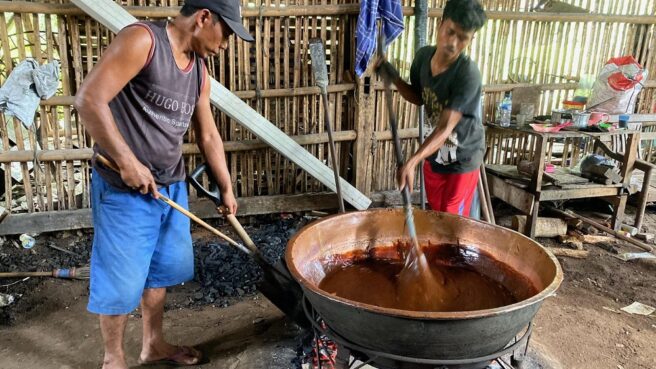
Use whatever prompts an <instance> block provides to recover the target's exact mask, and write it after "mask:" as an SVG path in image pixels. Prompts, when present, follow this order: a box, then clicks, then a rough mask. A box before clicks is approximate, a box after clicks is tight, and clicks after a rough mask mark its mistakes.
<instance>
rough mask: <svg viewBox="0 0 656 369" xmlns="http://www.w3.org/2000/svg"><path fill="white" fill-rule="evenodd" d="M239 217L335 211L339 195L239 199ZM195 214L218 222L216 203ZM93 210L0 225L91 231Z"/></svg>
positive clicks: (194, 205)
mask: <svg viewBox="0 0 656 369" xmlns="http://www.w3.org/2000/svg"><path fill="white" fill-rule="evenodd" d="M237 201H238V203H239V214H238V215H239V216H248V215H259V214H271V213H276V212H297V211H309V210H326V209H332V208H335V205H336V204H337V195H335V194H333V193H316V194H310V195H277V196H255V197H246V198H240V199H237ZM189 209H190V211H191V212H192V213H194V214H195V215H197V216H199V217H200V218H204V219H207V218H218V217H219V214H218V213H217V212H216V208H215V206H214V203H212V202H211V201H209V200H205V199H203V200H198V201H194V202H191V203H190V204H189ZM91 227H93V222H92V219H91V209H80V210H61V211H46V212H39V213H21V214H10V215H9V216H7V217H6V218H5V220H4V221H3V222H2V223H0V235H10V234H21V233H42V232H53V231H63V230H70V229H81V228H91Z"/></svg>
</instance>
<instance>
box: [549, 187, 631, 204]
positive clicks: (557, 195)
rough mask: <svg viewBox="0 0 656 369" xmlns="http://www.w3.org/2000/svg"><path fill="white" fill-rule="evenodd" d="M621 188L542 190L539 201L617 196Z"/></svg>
mask: <svg viewBox="0 0 656 369" xmlns="http://www.w3.org/2000/svg"><path fill="white" fill-rule="evenodd" d="M620 191H621V189H620V188H619V187H617V186H615V187H613V186H607V187H603V185H599V187H592V186H591V187H588V188H576V189H568V190H543V191H542V192H541V195H540V201H555V200H572V199H585V198H589V197H603V196H617V195H618V194H619V193H620Z"/></svg>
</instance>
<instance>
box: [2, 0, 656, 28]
mask: <svg viewBox="0 0 656 369" xmlns="http://www.w3.org/2000/svg"><path fill="white" fill-rule="evenodd" d="M125 9H126V11H128V12H129V14H131V15H133V16H135V17H140V18H146V17H147V18H169V17H175V16H176V15H177V14H178V13H179V12H180V7H178V6H170V7H153V6H126V7H125ZM0 12H9V13H41V14H61V15H84V14H85V13H84V11H83V10H81V9H80V8H78V7H76V6H74V5H73V4H47V3H45V4H44V3H37V2H29V1H0ZM443 12H444V10H443V9H442V8H433V9H429V10H428V17H429V18H441V17H442V14H443ZM359 13H360V4H334V5H328V4H326V5H292V6H286V7H284V8H282V7H244V8H243V9H242V15H243V16H244V17H245V18H256V17H293V16H296V17H299V16H329V15H333V16H335V15H357V14H359ZM414 13H415V11H414V8H412V7H409V6H406V7H403V15H406V16H411V15H414ZM485 14H486V15H487V17H488V18H489V19H490V20H523V21H532V22H584V23H594V22H603V23H632V24H656V17H655V16H652V15H619V14H599V13H552V12H516V11H494V10H488V11H486V12H485Z"/></svg>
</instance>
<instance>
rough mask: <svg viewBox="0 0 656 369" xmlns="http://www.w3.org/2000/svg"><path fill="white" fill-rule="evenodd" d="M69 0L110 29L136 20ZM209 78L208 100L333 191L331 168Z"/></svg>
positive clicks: (349, 190)
mask: <svg viewBox="0 0 656 369" xmlns="http://www.w3.org/2000/svg"><path fill="white" fill-rule="evenodd" d="M72 2H73V3H74V4H75V5H77V6H78V7H80V8H81V9H83V10H84V11H85V12H86V13H87V14H89V15H90V16H92V17H93V18H94V19H96V20H97V21H99V22H100V23H102V24H103V25H104V26H105V27H107V28H109V29H110V30H111V31H113V32H118V31H119V30H121V29H122V28H124V27H125V26H127V25H129V24H131V23H134V22H136V21H137V19H136V18H135V17H133V16H131V15H130V14H129V13H128V12H127V11H126V10H125V9H123V8H122V7H121V6H120V5H118V4H116V3H114V2H113V1H111V0H72ZM210 82H211V92H210V100H211V101H212V104H214V105H215V106H216V107H217V108H219V109H220V110H221V111H223V112H224V113H225V114H226V115H228V116H229V117H230V118H232V119H234V120H235V121H237V122H238V123H240V124H241V125H242V126H244V127H245V128H246V129H248V130H249V131H251V132H252V133H253V134H255V135H256V136H257V137H258V138H259V139H261V140H262V141H264V142H266V143H267V144H268V145H269V146H271V147H272V148H273V149H275V150H276V151H278V152H280V153H281V154H282V155H283V156H285V157H286V158H287V159H289V160H291V161H293V162H294V163H296V164H297V165H298V166H299V167H301V168H303V169H304V170H305V171H306V172H308V173H309V174H310V175H311V176H312V177H314V178H316V179H317V180H319V181H320V182H321V183H323V184H324V185H325V186H326V187H328V188H330V189H331V190H333V191H335V188H336V186H335V178H334V174H333V171H332V169H330V168H329V167H328V166H326V165H325V164H324V163H323V162H321V161H320V160H319V159H317V158H316V157H315V156H313V155H312V154H310V153H309V152H308V151H307V150H305V149H304V148H303V147H301V146H300V145H299V144H298V143H296V142H294V140H292V139H291V138H289V136H287V135H286V134H285V133H284V132H283V131H281V130H280V129H279V128H278V127H276V126H275V125H273V124H272V123H271V122H269V121H268V120H267V119H266V118H264V117H263V116H262V115H260V114H258V113H257V112H256V111H255V110H253V108H251V107H250V106H249V105H248V104H246V103H245V102H243V101H242V100H241V99H240V98H239V97H237V96H235V95H234V94H233V93H231V92H230V91H229V90H228V89H227V88H225V87H224V86H223V85H222V84H220V83H219V82H218V81H216V80H215V79H214V78H212V79H211V80H210ZM340 180H341V182H340V186H341V189H342V196H343V197H344V200H346V201H348V202H349V203H350V204H351V205H353V206H354V207H355V208H356V209H359V210H363V209H366V208H367V207H369V204H371V200H369V198H367V197H366V196H365V195H364V194H362V193H361V192H360V191H358V190H357V189H356V188H355V187H353V186H352V185H351V184H350V183H348V182H347V181H345V180H344V179H340Z"/></svg>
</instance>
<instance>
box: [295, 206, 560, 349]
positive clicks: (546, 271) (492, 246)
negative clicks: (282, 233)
mask: <svg viewBox="0 0 656 369" xmlns="http://www.w3.org/2000/svg"><path fill="white" fill-rule="evenodd" d="M414 214H415V222H416V227H417V234H418V236H419V242H420V243H421V244H427V243H428V241H430V242H431V243H433V244H436V243H451V244H460V245H463V246H469V247H472V248H474V249H475V250H480V252H482V253H483V252H484V253H487V254H488V255H491V256H492V257H494V258H495V259H496V260H498V261H500V262H502V263H504V264H506V265H507V266H508V267H510V268H513V269H514V270H515V271H517V272H519V273H520V274H521V275H523V276H524V277H525V278H526V279H528V280H529V281H530V282H531V283H532V284H533V285H534V286H535V287H536V288H537V290H538V291H539V293H538V294H537V295H534V296H532V297H530V298H528V299H526V300H523V301H520V302H517V303H515V304H512V305H507V306H503V307H500V308H495V309H487V310H476V311H463V312H416V311H406V310H398V309H390V308H382V307H379V306H374V305H368V304H363V303H359V302H355V301H351V300H347V299H344V298H341V297H337V296H334V295H331V294H329V293H327V292H325V291H322V290H321V289H319V288H318V286H319V283H320V282H321V280H322V278H323V277H324V276H325V273H326V270H325V269H324V265H323V264H322V261H324V260H326V259H328V257H329V256H331V255H341V254H345V253H348V252H350V251H354V250H367V249H369V248H371V247H380V246H385V245H392V244H393V243H394V242H395V241H398V240H399V239H400V238H405V237H404V235H405V234H406V232H405V229H404V228H405V224H404V219H405V218H404V214H403V210H402V209H376V210H367V211H361V212H352V213H346V214H340V215H334V216H330V217H327V218H324V219H321V220H319V221H316V222H313V223H311V224H309V225H307V226H306V227H304V228H303V229H302V230H301V231H299V232H298V233H297V234H296V235H295V236H294V237H293V238H292V239H291V240H290V241H289V243H288V245H287V251H286V262H287V266H288V268H289V270H290V272H291V274H292V276H293V277H294V278H295V279H296V280H297V281H298V282H299V283H300V285H301V287H302V288H303V291H304V293H305V295H306V297H307V299H308V300H309V301H310V303H311V304H312V306H313V308H314V309H315V310H316V311H317V312H319V314H320V315H321V316H322V318H323V319H324V320H325V322H326V324H327V325H328V326H329V327H330V328H331V329H332V330H333V331H335V332H336V333H337V334H339V335H341V336H342V337H344V338H346V339H348V340H349V341H351V342H353V343H355V344H358V345H361V346H362V347H366V348H368V349H371V350H374V351H379V352H386V353H391V354H394V355H400V356H406V357H416V358H425V359H446V360H451V359H453V360H457V359H464V358H472V357H481V356H485V355H489V354H492V353H495V352H497V351H499V350H501V349H502V348H503V347H504V346H506V345H507V344H508V343H509V342H510V341H511V340H512V339H513V338H514V337H515V335H516V334H518V333H519V332H520V331H521V330H522V328H524V327H526V326H527V324H528V323H529V322H530V321H531V320H532V319H533V317H534V316H535V313H536V312H537V311H538V309H539V308H540V305H541V304H542V301H543V300H544V299H545V298H546V297H549V296H551V295H552V294H553V293H554V292H555V291H556V289H557V288H558V287H559V286H560V283H561V282H562V279H563V274H562V270H561V268H560V264H559V263H558V260H557V259H556V258H555V257H554V256H553V254H551V253H550V252H549V251H547V250H546V249H545V248H543V247H542V246H540V244H538V243H537V242H535V241H533V240H531V239H530V238H528V237H526V236H524V235H522V234H519V233H517V232H514V231H511V230H508V229H505V228H502V227H499V226H494V225H490V224H488V223H483V222H479V221H476V220H472V219H468V218H464V217H460V216H456V215H452V214H446V213H437V212H431V211H422V210H415V213H414Z"/></svg>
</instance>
